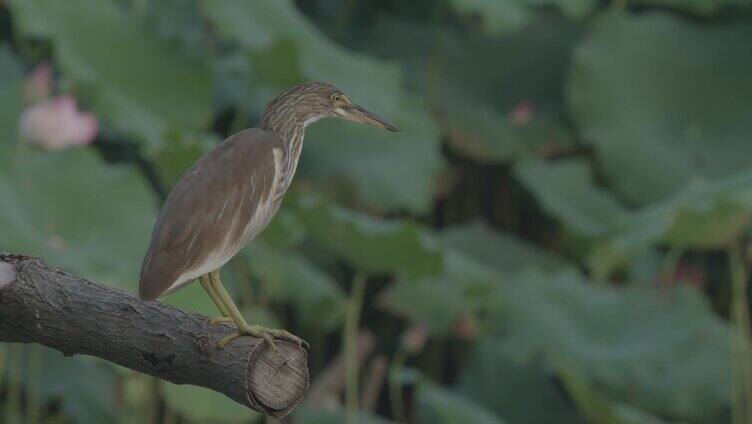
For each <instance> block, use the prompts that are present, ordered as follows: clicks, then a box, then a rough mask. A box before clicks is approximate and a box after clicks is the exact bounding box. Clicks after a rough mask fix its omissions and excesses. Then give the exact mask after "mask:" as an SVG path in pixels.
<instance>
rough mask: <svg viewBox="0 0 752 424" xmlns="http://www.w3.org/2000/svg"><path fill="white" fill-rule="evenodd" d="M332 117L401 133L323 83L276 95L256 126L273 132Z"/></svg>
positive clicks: (312, 83)
mask: <svg viewBox="0 0 752 424" xmlns="http://www.w3.org/2000/svg"><path fill="white" fill-rule="evenodd" d="M334 117H338V118H343V119H347V120H349V121H354V122H359V123H361V124H367V125H373V126H375V127H379V128H384V129H387V130H389V131H393V132H399V131H400V130H399V128H397V127H396V126H395V125H392V124H390V123H388V122H386V121H385V120H383V119H382V118H380V117H379V116H377V115H376V114H374V113H371V112H369V111H368V110H366V109H365V108H363V107H362V106H358V105H356V104H355V103H353V102H352V101H350V98H349V97H347V95H345V93H343V92H342V90H340V89H338V88H337V87H335V86H333V85H331V84H327V83H325V82H310V83H305V84H300V85H297V86H295V87H293V88H291V89H289V90H287V91H285V92H284V93H282V94H280V95H279V96H277V97H276V98H275V99H274V100H272V101H271V102H269V104H268V105H267V106H266V110H265V111H264V114H263V116H262V117H261V122H260V123H259V127H261V128H267V129H275V128H279V127H280V126H282V125H289V124H291V123H295V124H302V125H303V127H306V126H308V125H309V124H312V123H314V122H316V121H318V120H319V119H322V118H334Z"/></svg>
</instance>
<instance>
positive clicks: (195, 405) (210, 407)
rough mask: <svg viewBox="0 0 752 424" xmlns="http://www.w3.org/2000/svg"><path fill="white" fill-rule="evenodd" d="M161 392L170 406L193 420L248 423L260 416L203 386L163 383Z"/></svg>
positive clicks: (257, 419) (258, 418)
mask: <svg viewBox="0 0 752 424" xmlns="http://www.w3.org/2000/svg"><path fill="white" fill-rule="evenodd" d="M162 393H163V394H164V397H165V403H166V404H167V405H168V406H169V407H170V408H172V409H173V410H174V411H175V412H178V413H180V414H181V415H183V416H185V417H188V418H190V419H191V420H193V421H195V422H207V421H213V422H221V423H249V422H256V421H259V420H260V418H261V414H259V413H257V412H254V411H251V410H249V409H248V408H246V407H245V406H242V405H240V404H239V403H236V402H235V401H233V400H230V399H228V398H227V397H225V396H224V395H221V394H219V393H217V392H215V391H213V390H209V389H205V388H203V387H196V386H188V385H180V386H178V385H176V384H171V383H164V384H163V385H162Z"/></svg>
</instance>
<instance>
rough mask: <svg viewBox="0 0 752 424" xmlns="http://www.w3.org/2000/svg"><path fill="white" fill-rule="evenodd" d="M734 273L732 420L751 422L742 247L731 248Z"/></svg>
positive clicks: (751, 365)
mask: <svg viewBox="0 0 752 424" xmlns="http://www.w3.org/2000/svg"><path fill="white" fill-rule="evenodd" d="M728 255H729V268H730V273H731V293H732V297H731V302H732V303H731V319H732V322H733V324H734V328H735V330H736V332H735V333H736V334H734V336H733V337H734V338H733V340H732V346H733V347H734V349H732V355H733V357H732V362H731V363H732V364H733V365H732V367H731V369H732V381H733V383H734V392H733V393H734V397H733V402H732V405H731V411H732V417H733V422H735V423H751V422H752V362H750V361H752V357H750V350H749V348H750V340H749V330H750V323H749V304H748V300H747V270H746V266H745V264H744V257H743V254H742V251H741V248H740V246H738V245H737V244H734V245H733V246H731V247H730V248H729V252H728Z"/></svg>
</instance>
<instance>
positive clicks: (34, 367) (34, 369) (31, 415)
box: [26, 345, 42, 424]
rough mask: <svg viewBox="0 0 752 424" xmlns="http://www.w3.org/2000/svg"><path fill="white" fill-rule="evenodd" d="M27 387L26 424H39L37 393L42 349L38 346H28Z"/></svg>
mask: <svg viewBox="0 0 752 424" xmlns="http://www.w3.org/2000/svg"><path fill="white" fill-rule="evenodd" d="M29 349H31V353H30V354H29V368H28V370H29V385H28V388H27V393H28V396H29V397H28V402H27V403H26V422H27V423H32V424H36V423H38V422H39V411H40V402H39V391H40V389H41V388H40V387H39V385H40V375H41V370H42V349H41V348H40V347H39V346H35V345H32V346H29Z"/></svg>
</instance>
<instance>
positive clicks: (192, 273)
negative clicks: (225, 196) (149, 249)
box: [165, 149, 283, 293]
mask: <svg viewBox="0 0 752 424" xmlns="http://www.w3.org/2000/svg"><path fill="white" fill-rule="evenodd" d="M273 152H274V173H275V176H274V180H273V183H272V184H273V185H272V188H271V190H270V191H269V192H268V193H269V195H268V196H267V197H266V199H262V203H259V205H258V207H257V208H256V211H255V212H254V213H253V216H252V217H251V220H250V221H249V222H248V223H247V224H246V226H245V228H244V229H243V237H242V238H241V240H240V242H239V243H237V242H236V243H233V242H232V241H231V237H230V234H234V233H235V231H234V230H235V226H236V225H241V224H240V223H239V222H238V221H239V219H236V220H235V221H233V224H232V227H231V231H230V232H229V234H228V235H227V237H226V238H225V242H224V243H223V245H222V246H221V247H220V248H218V249H216V250H215V251H214V252H213V253H212V254H211V255H210V256H209V257H208V258H207V259H206V260H204V261H203V262H202V263H200V264H197V266H195V267H194V268H191V269H189V270H187V271H185V272H184V273H183V274H181V275H180V277H178V278H177V279H176V280H175V282H174V283H173V284H172V285H170V287H169V288H168V289H167V290H166V291H165V293H171V292H174V291H175V290H177V289H179V288H181V287H183V286H185V285H186V284H188V283H190V282H192V281H193V280H195V279H197V278H199V277H201V276H202V275H205V274H208V273H210V272H212V271H216V270H218V269H220V268H221V267H222V266H224V264H226V263H227V262H229V261H230V259H232V258H233V257H234V256H235V255H237V253H238V252H239V251H240V249H242V248H243V247H245V245H246V244H248V242H249V241H251V240H253V239H254V238H256V236H257V235H258V234H259V233H260V232H261V231H262V230H263V229H264V228H266V225H267V224H268V223H269V221H271V220H272V218H273V217H274V214H275V213H276V210H275V205H274V193H275V192H276V191H277V185H278V184H279V180H280V179H279V178H278V177H279V173H280V172H281V170H282V165H283V164H282V151H281V150H279V149H274V151H273ZM244 195H245V194H244ZM250 196H253V193H250ZM242 203H243V202H242V201H241V204H242ZM221 213H224V208H222V212H221ZM188 248H189V249H190V246H189V247H188Z"/></svg>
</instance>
